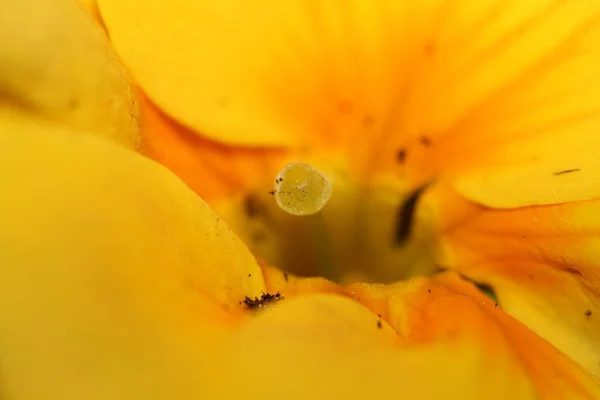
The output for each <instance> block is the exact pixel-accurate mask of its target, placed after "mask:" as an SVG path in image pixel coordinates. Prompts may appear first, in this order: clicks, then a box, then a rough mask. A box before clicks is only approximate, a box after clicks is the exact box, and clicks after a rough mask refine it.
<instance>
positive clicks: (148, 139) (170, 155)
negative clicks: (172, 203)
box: [140, 95, 285, 202]
mask: <svg viewBox="0 0 600 400" xmlns="http://www.w3.org/2000/svg"><path fill="white" fill-rule="evenodd" d="M140 105H141V115H142V119H143V125H144V132H143V133H144V142H143V148H142V152H143V153H144V154H146V155H148V156H149V157H151V158H152V159H154V160H156V161H158V162H160V163H161V164H163V165H164V166H166V167H167V168H169V169H170V170H171V171H173V172H174V173H176V174H177V176H178V177H180V178H181V179H183V180H184V181H185V183H186V184H188V185H189V186H190V187H191V188H192V189H193V190H194V191H195V192H196V193H198V194H199V195H201V196H202V197H203V198H204V199H206V200H207V201H209V202H210V201H212V200H214V199H221V198H226V197H228V196H232V195H239V194H240V193H247V192H249V191H251V190H253V189H256V187H257V186H264V183H265V182H269V183H271V181H272V179H274V176H275V172H276V171H277V170H278V168H280V164H282V163H283V161H282V160H283V156H284V155H285V152H283V151H281V150H277V149H267V148H245V147H240V146H229V145H224V144H219V143H216V142H214V141H212V140H210V139H206V138H203V137H201V136H198V135H196V134H195V133H194V132H192V131H191V130H189V129H187V128H185V127H184V126H182V125H180V124H178V123H177V122H175V121H173V120H172V119H170V118H168V117H167V116H165V115H164V114H163V113H162V112H161V111H160V110H158V109H157V108H156V106H155V105H154V104H152V103H151V102H150V101H149V100H148V99H147V97H146V96H144V95H141V96H140Z"/></svg>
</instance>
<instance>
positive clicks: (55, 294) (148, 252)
mask: <svg viewBox="0 0 600 400" xmlns="http://www.w3.org/2000/svg"><path fill="white" fill-rule="evenodd" d="M0 131H2V132H3V134H2V135H0V171H2V172H0V174H1V175H2V187H3V189H2V196H0V220H1V221H2V228H1V229H0V242H1V243H2V251H1V252H0V353H1V354H2V356H1V357H0V371H2V379H1V383H0V385H1V386H2V388H1V389H2V393H3V394H4V393H6V395H7V396H9V397H8V398H11V399H41V398H43V399H57V400H58V399H61V400H63V399H73V400H75V399H90V398H94V399H138V398H139V399H141V398H144V399H173V398H181V399H183V398H205V397H204V396H206V395H208V396H210V392H209V389H210V386H209V383H210V381H211V377H210V376H211V375H210V374H211V372H210V371H211V368H212V367H211V366H210V363H211V360H213V361H214V359H215V357H216V354H217V353H215V352H211V350H210V349H212V348H214V347H215V346H217V344H218V343H220V341H221V340H225V339H226V338H227V337H228V334H229V333H228V332H230V330H231V328H230V327H231V326H234V325H235V324H237V323H239V321H240V317H241V316H242V315H243V313H242V309H241V306H239V305H238V303H239V301H240V300H242V299H243V298H244V296H245V295H248V296H251V295H260V290H261V289H264V282H263V279H262V274H261V271H260V268H259V266H258V265H257V264H256V262H255V260H254V257H253V256H252V255H251V254H250V253H249V252H248V250H247V249H246V247H245V246H244V244H243V243H241V241H240V240H239V239H237V237H235V236H234V235H233V233H231V231H230V230H229V228H228V227H227V226H226V224H225V223H224V222H222V220H220V219H219V217H218V216H216V215H215V213H214V212H212V211H211V210H210V209H209V207H208V206H207V205H206V204H205V203H204V202H203V201H202V200H201V199H199V198H198V197H197V196H196V195H195V194H194V193H193V192H191V191H190V190H189V189H188V188H187V187H186V186H185V185H184V184H183V183H182V182H181V181H179V180H178V179H177V178H176V177H174V176H173V175H172V174H171V173H170V172H169V171H167V170H166V169H165V168H164V167H162V166H160V165H159V164H157V163H155V162H153V161H150V160H148V159H145V158H143V157H142V156H140V155H138V154H136V153H134V152H130V151H128V150H127V149H125V148H122V147H121V146H118V145H116V144H113V143H111V142H109V141H106V140H104V139H100V138H97V137H94V136H92V135H86V134H84V133H83V132H81V133H80V132H72V131H69V130H66V129H63V128H59V127H56V126H54V125H50V124H48V123H47V122H46V121H44V120H24V119H21V120H19V119H11V120H6V119H2V118H0Z"/></svg>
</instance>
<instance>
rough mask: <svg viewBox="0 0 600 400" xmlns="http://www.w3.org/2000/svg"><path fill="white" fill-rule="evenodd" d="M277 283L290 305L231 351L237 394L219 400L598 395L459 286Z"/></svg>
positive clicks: (228, 390) (256, 323)
mask: <svg viewBox="0 0 600 400" xmlns="http://www.w3.org/2000/svg"><path fill="white" fill-rule="evenodd" d="M270 275H273V276H272V277H271V282H272V283H271V284H277V285H281V286H280V288H281V290H282V293H285V294H286V296H287V295H289V298H288V297H286V300H285V301H283V302H281V303H280V304H279V305H278V307H276V308H272V309H271V308H270V309H267V310H265V311H264V312H263V313H261V314H260V315H258V316H257V317H256V318H255V319H253V320H251V321H249V322H248V324H246V325H244V326H243V327H242V328H241V330H240V333H239V335H238V336H237V337H235V338H233V341H232V343H231V344H230V345H228V347H227V351H226V352H225V353H224V357H225V364H227V365H230V370H229V372H230V374H231V376H235V381H236V385H227V386H224V390H225V392H224V393H223V397H227V398H230V397H231V398H233V397H235V396H236V395H238V396H239V394H240V391H241V390H243V394H244V397H246V398H272V397H285V398H289V399H306V398H318V399H321V398H322V399H325V398H353V399H354V398H387V397H389V395H390V393H397V394H398V395H399V396H402V397H406V398H411V399H437V398H449V399H482V398H486V399H506V398H518V399H529V398H531V399H561V398H569V399H594V398H595V397H596V396H599V395H600V388H599V386H598V384H597V382H594V381H593V379H591V378H590V377H589V376H587V375H586V374H585V373H583V372H582V371H581V370H580V369H579V368H578V367H577V366H575V365H574V364H573V363H571V362H570V361H569V360H568V359H567V358H566V357H564V356H562V355H560V354H559V353H557V352H556V351H555V350H554V349H553V348H552V347H551V346H549V345H548V344H547V343H546V342H545V341H543V340H540V339H539V338H537V337H536V336H535V335H534V334H533V333H532V332H530V331H529V330H527V329H526V328H524V327H523V326H522V325H520V324H519V323H517V322H516V321H514V320H513V319H511V318H510V317H508V316H506V315H505V314H503V312H502V311H501V310H500V309H499V308H496V307H494V304H493V303H491V302H490V301H489V300H488V299H486V298H485V297H484V296H482V295H481V294H478V293H477V290H476V289H475V288H474V287H473V286H471V285H469V284H466V283H465V282H461V281H460V280H459V279H457V278H456V277H453V276H444V277H441V278H439V279H433V280H428V279H418V280H415V281H414V282H405V283H399V284H396V285H391V286H384V285H354V286H350V287H347V288H345V289H343V290H340V289H339V288H338V295H335V294H333V293H331V292H330V293H328V294H324V293H322V292H321V293H315V294H312V295H309V294H306V293H305V292H304V291H305V290H307V289H308V290H310V287H311V286H312V285H317V286H319V287H321V289H320V290H324V291H326V292H329V291H331V290H332V289H333V288H331V287H329V288H326V287H324V286H326V285H324V284H323V282H320V281H314V280H308V281H307V280H296V279H292V278H290V277H288V280H287V281H286V280H285V279H283V280H280V276H281V273H278V272H277V271H269V270H267V271H266V276H267V277H269V276H270ZM340 295H342V296H340ZM344 297H345V298H344ZM348 297H350V298H353V299H354V300H351V299H349V298H348ZM357 298H360V302H362V303H363V304H360V302H358V301H357ZM369 309H370V310H371V312H369ZM377 313H379V314H380V317H381V318H380V317H379V316H377V315H376V314H377ZM378 321H384V322H382V323H381V324H379V323H378ZM394 331H396V332H397V334H398V336H395V335H394ZM440 366H444V367H443V368H441V369H440ZM230 379H231V378H230ZM240 387H241V388H243V389H240Z"/></svg>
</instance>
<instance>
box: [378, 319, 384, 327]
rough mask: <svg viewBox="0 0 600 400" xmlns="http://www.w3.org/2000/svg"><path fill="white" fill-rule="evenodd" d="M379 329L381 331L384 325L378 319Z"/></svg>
mask: <svg viewBox="0 0 600 400" xmlns="http://www.w3.org/2000/svg"><path fill="white" fill-rule="evenodd" d="M377 328H378V329H381V328H383V323H382V322H381V320H380V319H378V320H377Z"/></svg>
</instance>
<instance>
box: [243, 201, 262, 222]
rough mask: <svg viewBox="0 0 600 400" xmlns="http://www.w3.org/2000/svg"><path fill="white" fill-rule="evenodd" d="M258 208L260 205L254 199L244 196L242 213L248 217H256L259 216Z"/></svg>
mask: <svg viewBox="0 0 600 400" xmlns="http://www.w3.org/2000/svg"><path fill="white" fill-rule="evenodd" d="M260 208H261V205H260V203H259V201H258V200H257V199H256V197H254V196H246V198H244V212H245V214H246V215H247V216H248V217H250V218H254V217H257V216H258V215H259V214H260Z"/></svg>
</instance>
